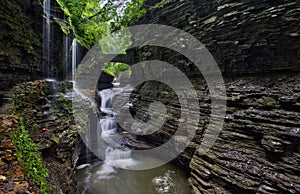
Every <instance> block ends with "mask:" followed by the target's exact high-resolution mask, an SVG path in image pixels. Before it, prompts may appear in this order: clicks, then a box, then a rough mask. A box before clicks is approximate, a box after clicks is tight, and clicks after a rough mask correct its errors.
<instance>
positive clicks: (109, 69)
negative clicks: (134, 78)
mask: <svg viewBox="0 0 300 194" xmlns="http://www.w3.org/2000/svg"><path fill="white" fill-rule="evenodd" d="M103 70H104V71H105V72H106V73H107V74H109V75H112V76H114V77H116V78H118V77H120V76H122V75H124V76H130V75H131V70H130V67H129V65H128V64H126V63H120V62H116V63H113V62H110V63H106V65H105V68H104V69H103Z"/></svg>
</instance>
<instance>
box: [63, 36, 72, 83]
mask: <svg viewBox="0 0 300 194" xmlns="http://www.w3.org/2000/svg"><path fill="white" fill-rule="evenodd" d="M63 40H64V42H63V43H64V45H63V46H64V49H63V53H64V78H65V79H67V77H68V75H69V74H70V71H71V66H70V64H71V63H70V37H69V36H68V35H65V34H63Z"/></svg>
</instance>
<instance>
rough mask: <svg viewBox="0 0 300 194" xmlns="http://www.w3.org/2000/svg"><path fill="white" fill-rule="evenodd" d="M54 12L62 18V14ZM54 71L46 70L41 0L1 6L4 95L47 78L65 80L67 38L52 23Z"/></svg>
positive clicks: (0, 64)
mask: <svg viewBox="0 0 300 194" xmlns="http://www.w3.org/2000/svg"><path fill="white" fill-rule="evenodd" d="M52 3H53V5H52V9H53V10H55V12H53V13H55V14H57V16H59V15H60V14H61V13H60V12H59V10H58V9H54V7H55V1H52ZM51 24H52V29H51V30H52V38H51V48H52V50H53V52H52V55H51V57H50V58H51V64H52V68H51V69H50V72H45V70H44V67H43V7H42V1H38V0H12V1H10V0H2V1H1V2H0V28H1V32H0V83H1V84H0V91H7V90H8V89H10V88H11V87H12V86H14V85H15V84H16V83H21V82H24V81H28V80H35V79H39V78H45V77H47V76H48V75H52V77H55V78H61V77H62V72H63V70H62V68H63V67H62V65H63V63H62V55H63V54H62V50H63V48H62V47H63V44H62V43H63V41H62V40H63V34H62V32H61V30H60V28H59V26H58V25H57V24H56V23H55V22H53V21H51Z"/></svg>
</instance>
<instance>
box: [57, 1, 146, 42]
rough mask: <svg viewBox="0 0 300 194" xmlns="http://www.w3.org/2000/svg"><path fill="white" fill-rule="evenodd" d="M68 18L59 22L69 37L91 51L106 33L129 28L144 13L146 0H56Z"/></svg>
mask: <svg viewBox="0 0 300 194" xmlns="http://www.w3.org/2000/svg"><path fill="white" fill-rule="evenodd" d="M56 1H57V3H58V4H59V5H60V7H61V9H62V10H63V12H64V14H65V15H66V17H67V19H66V20H60V21H58V23H59V24H60V26H61V28H62V30H63V31H64V33H66V34H70V33H73V35H74V36H75V38H76V39H77V41H78V43H79V44H80V45H81V46H84V47H86V48H90V47H91V46H92V45H94V44H95V43H97V42H98V40H99V39H100V38H102V37H103V36H104V35H105V34H107V33H111V32H114V31H116V30H119V29H121V28H122V27H126V26H128V25H129V24H130V23H131V22H133V21H135V20H136V19H138V18H139V17H141V16H142V15H143V14H144V13H145V9H144V7H143V5H144V1H145V0H56Z"/></svg>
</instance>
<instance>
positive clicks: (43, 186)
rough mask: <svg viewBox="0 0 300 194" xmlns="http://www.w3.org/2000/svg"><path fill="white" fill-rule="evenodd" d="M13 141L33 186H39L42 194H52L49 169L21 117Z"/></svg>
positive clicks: (19, 159) (20, 161) (13, 134)
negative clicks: (47, 179) (48, 182)
mask: <svg viewBox="0 0 300 194" xmlns="http://www.w3.org/2000/svg"><path fill="white" fill-rule="evenodd" d="M12 140H13V143H14V145H15V146H16V148H17V150H16V153H17V158H18V162H19V163H20V165H21V166H22V167H23V168H24V170H25V174H26V176H27V177H28V178H29V179H30V180H31V181H32V183H33V184H35V185H37V186H39V188H40V191H41V193H44V194H47V193H51V190H52V186H51V185H50V186H49V185H48V184H47V181H46V177H47V176H48V172H47V169H46V168H45V166H44V165H43V163H42V158H41V156H40V153H39V151H38V146H37V144H35V143H34V142H33V141H32V139H31V138H30V137H29V133H28V131H27V130H26V129H25V125H24V122H23V118H22V117H20V126H19V128H18V129H16V130H15V131H14V132H13V133H12Z"/></svg>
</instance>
